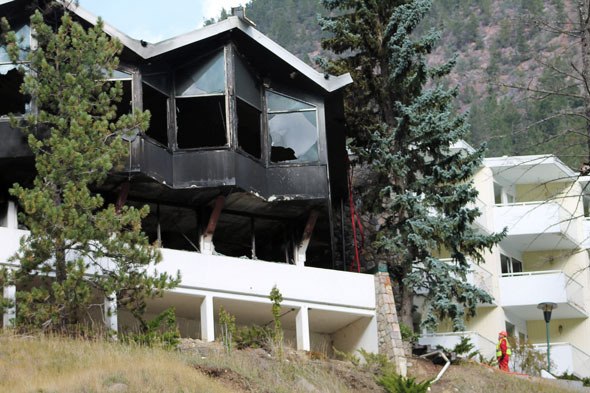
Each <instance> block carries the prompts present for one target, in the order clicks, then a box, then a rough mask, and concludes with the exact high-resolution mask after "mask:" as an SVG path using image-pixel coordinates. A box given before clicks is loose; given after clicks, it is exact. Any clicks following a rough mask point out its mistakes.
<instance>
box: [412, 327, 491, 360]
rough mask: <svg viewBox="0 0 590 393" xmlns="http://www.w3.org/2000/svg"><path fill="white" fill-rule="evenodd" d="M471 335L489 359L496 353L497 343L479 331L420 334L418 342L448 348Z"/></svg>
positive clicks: (472, 340)
mask: <svg viewBox="0 0 590 393" xmlns="http://www.w3.org/2000/svg"><path fill="white" fill-rule="evenodd" d="M463 337H469V341H470V342H471V344H473V345H474V346H475V349H476V350H478V351H479V353H481V355H482V356H483V357H484V358H485V359H489V358H491V357H493V356H495V354H496V343H495V342H493V341H491V340H488V339H487V338H485V337H484V336H482V335H481V334H479V333H477V332H471V331H467V332H452V333H426V334H423V335H422V336H420V338H419V339H418V343H419V344H421V345H430V346H431V347H436V346H439V345H440V346H441V347H443V348H446V349H453V348H454V347H455V346H456V345H457V344H459V342H460V341H461V338H463Z"/></svg>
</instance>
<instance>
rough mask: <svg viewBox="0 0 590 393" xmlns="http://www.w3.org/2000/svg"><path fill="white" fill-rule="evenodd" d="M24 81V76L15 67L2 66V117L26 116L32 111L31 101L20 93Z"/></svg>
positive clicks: (0, 108)
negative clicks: (10, 115) (11, 115)
mask: <svg viewBox="0 0 590 393" xmlns="http://www.w3.org/2000/svg"><path fill="white" fill-rule="evenodd" d="M9 67H10V69H9ZM23 79H24V77H23V74H21V73H20V71H18V70H17V69H16V68H15V67H14V66H6V67H5V66H3V65H0V102H1V103H2V105H0V116H6V115H8V114H10V113H12V114H24V113H27V112H28V111H29V110H30V104H29V103H30V99H29V98H28V97H25V96H24V95H23V94H21V92H20V86H21V85H22V83H23Z"/></svg>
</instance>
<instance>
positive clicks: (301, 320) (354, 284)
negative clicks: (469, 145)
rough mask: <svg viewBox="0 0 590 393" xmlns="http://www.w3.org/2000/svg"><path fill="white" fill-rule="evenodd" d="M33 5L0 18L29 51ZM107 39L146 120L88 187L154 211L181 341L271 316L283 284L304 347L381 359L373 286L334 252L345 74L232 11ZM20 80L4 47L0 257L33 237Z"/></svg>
mask: <svg viewBox="0 0 590 393" xmlns="http://www.w3.org/2000/svg"><path fill="white" fill-rule="evenodd" d="M26 3H27V1H25V0H14V1H2V2H0V16H7V17H8V19H9V20H10V22H11V25H12V27H13V28H14V29H15V31H16V32H17V35H18V36H19V37H21V39H22V42H23V43H24V44H25V45H27V44H28V43H30V42H31V31H30V28H29V27H28V14H27V12H26V7H24V4H26ZM71 11H72V12H73V14H74V15H75V17H76V18H77V19H78V20H79V21H80V22H81V23H82V24H83V25H86V26H90V25H93V24H95V23H96V17H95V16H93V15H91V14H90V13H88V12H87V11H85V10H84V9H82V8H80V7H76V6H73V5H72V6H71ZM105 31H106V32H107V33H108V34H109V35H111V36H112V37H115V38H117V39H119V40H120V41H121V42H122V43H123V45H124V49H123V52H122V54H121V56H120V67H119V69H118V70H117V71H116V72H115V73H114V75H113V76H112V78H113V79H114V80H119V81H121V82H122V86H123V90H124V94H123V100H122V102H121V103H119V105H118V112H119V114H124V113H129V112H130V111H133V110H135V109H138V110H149V111H150V113H151V121H150V125H149V127H148V128H147V129H145V130H141V129H138V130H136V131H135V132H134V133H133V134H131V135H126V136H125V138H124V139H125V142H126V143H127V144H128V148H129V155H128V162H126V163H125V166H124V169H123V170H120V171H118V172H116V173H112V174H111V175H110V176H109V178H108V180H107V181H106V182H105V183H104V184H102V185H101V186H100V188H99V189H98V190H97V191H98V192H100V193H101V194H102V195H103V196H104V197H105V199H106V200H107V201H110V202H115V201H118V202H119V203H126V204H129V205H135V206H142V205H144V204H147V205H149V206H150V215H149V216H148V217H147V218H146V219H145V221H144V225H143V227H144V231H145V232H146V233H147V234H148V236H149V237H150V240H151V241H153V242H158V244H159V245H160V246H161V247H162V254H163V262H162V267H161V268H160V267H159V269H160V270H161V269H164V270H167V269H168V270H170V271H176V270H180V271H181V273H182V283H181V285H180V286H179V288H177V289H176V290H175V291H172V292H170V293H168V294H166V295H165V296H164V298H163V299H160V300H158V301H154V302H153V303H152V304H151V305H150V311H151V312H154V313H155V312H157V311H158V310H160V309H162V308H163V307H165V306H168V305H174V306H176V309H177V313H178V316H179V327H180V330H181V332H182V333H183V335H187V336H195V337H200V338H202V339H206V340H210V339H213V337H214V330H215V326H214V322H213V320H214V319H215V318H214V315H216V314H215V311H216V310H218V309H219V308H220V307H221V306H223V307H224V308H225V309H226V310H228V311H230V312H232V313H234V314H235V315H236V316H237V317H238V323H240V322H241V323H251V322H255V323H262V322H266V318H267V314H268V310H266V308H263V306H264V307H266V305H267V304H268V299H267V295H268V293H269V291H270V288H272V286H273V285H277V286H278V287H279V288H280V290H281V291H282V292H283V295H284V298H285V302H284V304H283V307H284V308H285V317H284V322H283V323H284V326H285V328H286V329H287V330H288V329H292V331H293V339H294V340H296V341H297V347H299V348H301V349H309V348H310V342H312V341H314V340H316V338H314V337H317V340H319V341H321V340H324V341H326V340H329V341H330V342H332V343H336V344H335V345H336V346H337V347H338V346H339V344H340V346H339V347H340V348H341V349H344V350H347V349H354V348H358V347H360V346H361V344H362V346H363V347H365V348H366V349H369V350H376V322H375V296H374V284H373V278H372V277H371V276H365V275H358V274H354V273H349V272H345V271H342V270H343V266H344V264H343V263H342V262H337V259H342V258H337V257H336V254H337V251H336V249H337V248H338V247H341V245H339V246H337V244H336V243H337V241H336V240H335V239H336V237H337V236H336V235H335V233H336V232H337V228H336V227H337V226H338V225H340V224H339V222H336V221H338V220H335V219H334V217H333V216H334V212H335V211H337V210H338V209H340V208H341V206H342V201H343V200H344V199H346V197H347V196H346V195H347V192H346V190H347V177H346V156H347V153H346V148H345V136H344V135H345V132H344V122H343V102H342V89H343V88H344V87H345V86H347V85H348V84H350V83H351V78H350V76H349V75H348V74H346V75H342V76H332V75H326V74H323V73H320V72H317V71H316V70H314V69H313V68H311V67H309V66H308V65H306V64H305V63H304V62H302V61H301V60H299V59H298V58H296V57H295V56H294V55H292V54H291V53H289V52H287V51H286V50H285V49H283V48H282V47H280V46H279V45H278V44H276V43H275V42H273V41H272V40H270V39H269V38H268V37H266V36H264V35H263V34H262V33H260V32H259V31H257V30H256V29H255V27H254V26H253V23H252V22H251V21H249V20H248V19H247V18H246V17H245V16H244V14H243V11H240V10H237V12H236V14H235V15H233V16H231V17H229V18H228V19H226V20H224V21H221V22H219V23H216V24H213V25H210V26H207V27H204V28H202V29H198V30H195V31H192V32H189V33H187V34H183V35H180V36H177V37H174V38H171V39H168V40H166V41H163V42H160V43H155V44H152V43H146V42H145V41H141V40H136V39H132V38H130V37H128V36H126V35H124V34H123V33H121V32H119V31H117V30H116V29H115V28H113V27H111V26H109V25H105ZM23 60H24V58H23ZM21 83H22V75H21V74H20V73H19V72H18V71H17V70H16V68H15V65H14V64H12V63H11V62H10V61H9V59H8V56H7V54H6V52H5V50H4V49H0V115H1V116H2V117H1V118H0V138H1V140H2V142H1V144H0V226H2V227H0V241H1V242H3V244H4V246H3V247H2V249H3V252H2V253H0V254H1V255H0V263H7V259H8V256H9V255H11V254H12V253H14V250H15V247H16V245H17V243H18V238H19V234H21V235H22V233H23V232H24V231H25V230H26V228H19V225H18V221H17V219H16V211H17V209H18V207H17V203H16V201H14V200H11V199H10V197H9V196H8V192H7V190H8V189H9V188H10V187H11V185H12V184H13V183H15V182H19V183H23V184H27V182H30V181H31V179H32V176H33V159H32V154H31V153H30V151H29V149H28V147H27V145H26V141H25V138H24V137H23V135H22V133H21V132H20V131H19V130H17V129H13V128H12V127H11V126H10V123H9V121H8V117H7V116H6V115H7V114H9V113H26V112H27V111H30V110H34V100H33V101H31V98H30V97H23V96H22V95H21V94H20V93H19V86H20V84H21ZM15 242H16V243H15ZM263 261H265V262H263ZM269 262H273V263H269ZM318 268H319V269H318ZM5 292H6V291H5ZM312 310H313V312H312ZM5 317H6V315H5ZM120 320H124V316H121V318H120ZM5 322H6V319H5ZM109 323H110V324H111V326H112V327H114V328H116V327H117V321H116V320H115V321H113V320H111V321H110V322H109ZM118 323H119V325H121V322H120V321H119V322H118ZM322 337H323V338H322ZM319 341H318V342H319Z"/></svg>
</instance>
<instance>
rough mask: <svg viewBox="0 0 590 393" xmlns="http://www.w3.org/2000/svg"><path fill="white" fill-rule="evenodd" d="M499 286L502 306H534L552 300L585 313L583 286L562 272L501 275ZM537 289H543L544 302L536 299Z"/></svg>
mask: <svg viewBox="0 0 590 393" xmlns="http://www.w3.org/2000/svg"><path fill="white" fill-rule="evenodd" d="M500 285H501V290H502V294H503V295H502V300H503V301H502V304H503V305H517V304H522V305H524V304H533V305H534V304H538V303H540V302H541V301H547V300H552V299H553V301H554V302H555V303H563V302H568V303H571V304H573V305H575V306H576V307H577V308H578V309H581V310H583V311H586V308H585V306H584V286H583V285H582V284H580V283H579V282H578V281H576V280H575V279H573V278H572V277H570V276H569V275H567V274H565V273H564V272H563V271H562V270H541V271H531V272H518V273H503V274H502V279H501V280H500ZM539 288H543V291H544V292H543V293H542V296H544V298H545V300H539V299H540V298H539V299H537V297H538V296H539V295H541V294H540V293H539V291H538V289H539Z"/></svg>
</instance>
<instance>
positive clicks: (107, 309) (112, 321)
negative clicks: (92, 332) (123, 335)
mask: <svg viewBox="0 0 590 393" xmlns="http://www.w3.org/2000/svg"><path fill="white" fill-rule="evenodd" d="M104 321H105V325H106V328H107V331H108V332H109V333H110V334H111V337H113V338H115V337H116V336H117V333H118V332H119V319H118V316H117V295H116V294H114V293H113V294H111V295H110V296H105V298H104Z"/></svg>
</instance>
